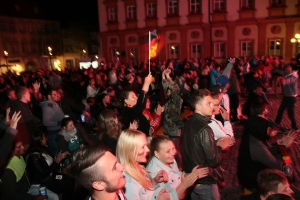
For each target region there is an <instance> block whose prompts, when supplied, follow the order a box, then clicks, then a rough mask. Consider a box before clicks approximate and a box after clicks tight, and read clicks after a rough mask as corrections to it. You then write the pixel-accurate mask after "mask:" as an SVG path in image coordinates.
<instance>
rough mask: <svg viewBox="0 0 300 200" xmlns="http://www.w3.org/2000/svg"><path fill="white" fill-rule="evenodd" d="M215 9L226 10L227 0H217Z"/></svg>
mask: <svg viewBox="0 0 300 200" xmlns="http://www.w3.org/2000/svg"><path fill="white" fill-rule="evenodd" d="M215 11H225V0H215Z"/></svg>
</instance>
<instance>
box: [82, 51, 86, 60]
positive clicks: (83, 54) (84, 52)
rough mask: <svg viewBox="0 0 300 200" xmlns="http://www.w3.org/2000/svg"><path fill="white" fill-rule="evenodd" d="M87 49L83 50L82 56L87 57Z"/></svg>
mask: <svg viewBox="0 0 300 200" xmlns="http://www.w3.org/2000/svg"><path fill="white" fill-rule="evenodd" d="M85 54H86V50H84V49H83V50H82V56H83V57H84V58H85Z"/></svg>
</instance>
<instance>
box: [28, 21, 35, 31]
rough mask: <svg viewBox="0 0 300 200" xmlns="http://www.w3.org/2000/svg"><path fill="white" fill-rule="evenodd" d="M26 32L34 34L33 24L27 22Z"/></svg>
mask: <svg viewBox="0 0 300 200" xmlns="http://www.w3.org/2000/svg"><path fill="white" fill-rule="evenodd" d="M28 30H29V32H30V33H33V32H34V25H33V22H28Z"/></svg>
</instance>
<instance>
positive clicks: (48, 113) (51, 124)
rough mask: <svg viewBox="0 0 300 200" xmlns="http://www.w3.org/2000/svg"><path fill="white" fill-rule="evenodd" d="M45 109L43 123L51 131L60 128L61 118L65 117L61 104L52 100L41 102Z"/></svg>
mask: <svg viewBox="0 0 300 200" xmlns="http://www.w3.org/2000/svg"><path fill="white" fill-rule="evenodd" d="M40 106H41V108H42V110H43V124H44V126H46V128H47V130H49V131H56V130H60V128H61V125H60V124H61V120H62V119H63V118H64V113H63V111H62V109H61V108H60V107H59V105H58V104H57V103H56V102H54V101H51V100H47V101H43V102H41V103H40Z"/></svg>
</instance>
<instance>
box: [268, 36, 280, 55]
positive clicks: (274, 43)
mask: <svg viewBox="0 0 300 200" xmlns="http://www.w3.org/2000/svg"><path fill="white" fill-rule="evenodd" d="M280 52H281V40H270V41H269V54H270V55H274V56H279V55H280Z"/></svg>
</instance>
